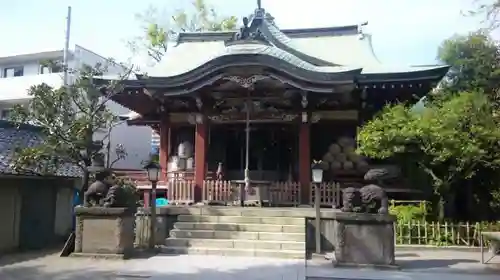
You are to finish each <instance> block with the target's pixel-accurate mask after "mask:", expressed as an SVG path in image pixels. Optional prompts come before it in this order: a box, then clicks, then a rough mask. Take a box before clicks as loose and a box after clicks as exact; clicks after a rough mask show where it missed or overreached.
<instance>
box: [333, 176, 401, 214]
mask: <svg viewBox="0 0 500 280" xmlns="http://www.w3.org/2000/svg"><path fill="white" fill-rule="evenodd" d="M395 177H397V174H396V173H395V172H391V171H390V170H388V169H385V168H379V169H371V170H369V171H368V172H366V174H365V176H364V180H365V182H367V183H369V184H368V185H365V186H364V187H362V188H361V189H359V190H358V189H356V188H352V187H350V188H346V189H344V190H343V194H342V202H343V205H344V206H343V207H342V209H341V210H342V211H343V212H363V213H372V214H376V213H378V214H387V213H388V211H389V209H388V199H387V194H386V192H385V190H384V188H382V187H381V186H379V185H383V181H384V180H388V179H393V178H395Z"/></svg>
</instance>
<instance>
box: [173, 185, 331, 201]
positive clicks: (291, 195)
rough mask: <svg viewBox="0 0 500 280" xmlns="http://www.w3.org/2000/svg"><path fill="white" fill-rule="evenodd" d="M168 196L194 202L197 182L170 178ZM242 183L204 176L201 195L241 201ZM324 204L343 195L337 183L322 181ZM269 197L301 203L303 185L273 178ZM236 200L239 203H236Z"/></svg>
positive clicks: (205, 199)
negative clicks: (274, 180) (210, 178)
mask: <svg viewBox="0 0 500 280" xmlns="http://www.w3.org/2000/svg"><path fill="white" fill-rule="evenodd" d="M167 185H168V198H169V201H170V202H171V203H172V204H192V203H194V200H195V183H194V181H192V180H186V181H180V180H179V181H170V182H168V183H167ZM242 185H243V184H242V183H235V182H231V181H218V180H205V181H204V182H203V187H202V193H201V199H202V201H203V202H205V203H208V204H218V205H233V204H235V202H238V201H239V192H240V190H242V189H244V188H243V186H242ZM314 191H315V188H314V185H312V184H311V187H310V189H309V204H310V205H314ZM319 191H320V197H321V202H320V203H321V206H322V207H332V206H335V205H336V203H337V200H336V198H335V197H336V195H339V196H340V185H339V184H338V183H323V184H321V185H320V187H319ZM269 198H270V201H271V204H272V205H273V206H299V205H300V199H301V188H300V183H298V182H273V183H272V184H271V185H270V187H269ZM236 204H237V203H236Z"/></svg>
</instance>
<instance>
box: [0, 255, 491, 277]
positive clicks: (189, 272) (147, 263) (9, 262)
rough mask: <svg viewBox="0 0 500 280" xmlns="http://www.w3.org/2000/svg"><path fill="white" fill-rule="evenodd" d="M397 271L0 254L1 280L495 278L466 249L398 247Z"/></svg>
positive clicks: (251, 261)
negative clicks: (398, 269) (423, 249)
mask: <svg viewBox="0 0 500 280" xmlns="http://www.w3.org/2000/svg"><path fill="white" fill-rule="evenodd" d="M397 260H398V264H400V265H401V267H402V270H400V271H373V270H369V269H339V268H335V269H334V268H332V267H331V265H329V264H326V263H324V262H308V265H307V267H306V266H305V262H304V261H300V260H282V259H267V258H244V257H219V256H155V257H151V258H145V259H134V260H128V261H121V260H101V259H83V258H60V257H59V256H58V254H57V252H54V251H52V252H50V251H49V252H45V253H30V254H16V255H10V256H7V257H2V258H0V279H1V280H11V279H15V280H24V279H26V280H28V279H30V280H31V279H39V280H49V279H55V280H66V279H68V280H69V279H73V280H87V279H88V280H90V279H103V280H108V279H109V280H112V279H113V280H125V279H127V280H133V279H136V280H137V279H151V280H174V279H175V280H191V279H207V280H211V279H213V280H215V279H217V280H224V279H228V280H229V279H239V280H247V279H248V280H250V279H252V280H254V279H256V280H258V279H293V280H297V279H304V277H305V276H307V277H308V278H310V279H328V278H329V279H332V277H333V278H334V279H360V278H362V279H365V280H366V279H369V280H371V279H398V280H414V279H415V280H417V279H437V278H439V279H440V280H448V279H450V280H451V279H453V280H493V279H495V280H498V279H500V278H499V275H500V265H499V263H500V258H499V259H497V260H495V262H496V263H497V264H493V265H489V266H485V265H482V264H480V263H479V260H480V254H479V253H470V252H456V251H453V252H450V251H443V250H435V251H404V252H398V253H397Z"/></svg>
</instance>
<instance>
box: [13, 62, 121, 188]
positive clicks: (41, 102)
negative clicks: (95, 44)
mask: <svg viewBox="0 0 500 280" xmlns="http://www.w3.org/2000/svg"><path fill="white" fill-rule="evenodd" d="M111 63H113V62H111ZM106 70H107V66H103V65H101V64H98V65H96V66H95V67H90V66H84V67H83V68H82V69H80V70H71V71H69V70H68V71H69V72H71V76H70V77H71V78H72V79H73V81H72V83H70V85H68V86H62V87H60V88H53V87H51V86H49V85H47V84H45V83H42V84H40V85H36V86H32V87H31V88H30V89H29V90H28V95H29V96H30V97H31V98H30V100H29V102H28V104H27V105H26V106H21V105H18V106H15V107H14V110H13V114H12V116H11V120H12V121H13V122H15V123H17V124H23V123H29V124H32V125H35V126H38V127H40V128H41V130H42V137H43V139H44V141H43V142H42V143H40V144H39V145H37V146H34V147H19V148H18V149H17V150H16V151H15V155H14V160H13V163H12V165H13V166H12V167H13V168H14V169H15V170H18V171H21V172H27V171H30V172H34V173H37V174H41V175H50V174H54V173H55V172H56V171H57V170H58V169H59V168H60V167H61V166H62V165H63V164H73V165H75V166H78V167H79V168H80V169H81V171H82V174H83V175H84V180H83V181H84V182H83V188H82V189H84V188H85V187H86V186H87V183H88V172H87V167H88V166H89V165H90V164H91V160H92V159H93V158H95V157H97V156H102V152H103V148H104V147H105V143H106V142H108V143H109V141H107V140H108V139H109V133H110V131H111V130H110V128H112V127H113V126H115V125H116V124H117V122H118V118H117V117H116V116H115V115H113V113H112V112H111V111H109V109H108V108H107V103H108V102H109V101H110V99H111V97H112V94H109V95H103V94H102V93H101V90H100V89H101V88H102V86H107V87H108V88H109V91H108V92H111V93H113V92H116V91H118V90H119V86H118V84H119V80H118V81H117V82H114V83H112V84H109V85H102V84H101V85H97V84H96V83H94V81H95V78H96V77H99V76H102V75H103V74H104V73H105V72H106ZM96 138H97V139H98V140H96ZM125 155H126V152H125V151H124V150H123V149H119V150H118V154H117V156H118V158H123V157H124V156H125ZM82 191H83V190H82Z"/></svg>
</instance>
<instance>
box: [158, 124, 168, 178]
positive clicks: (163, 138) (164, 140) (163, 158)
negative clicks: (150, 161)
mask: <svg viewBox="0 0 500 280" xmlns="http://www.w3.org/2000/svg"><path fill="white" fill-rule="evenodd" d="M159 134H160V162H159V163H160V166H161V180H162V181H167V167H168V156H169V155H168V152H169V149H170V124H169V121H168V116H163V117H162V118H161V119H160V129H159Z"/></svg>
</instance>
